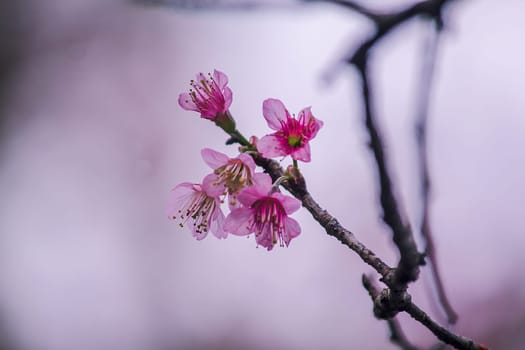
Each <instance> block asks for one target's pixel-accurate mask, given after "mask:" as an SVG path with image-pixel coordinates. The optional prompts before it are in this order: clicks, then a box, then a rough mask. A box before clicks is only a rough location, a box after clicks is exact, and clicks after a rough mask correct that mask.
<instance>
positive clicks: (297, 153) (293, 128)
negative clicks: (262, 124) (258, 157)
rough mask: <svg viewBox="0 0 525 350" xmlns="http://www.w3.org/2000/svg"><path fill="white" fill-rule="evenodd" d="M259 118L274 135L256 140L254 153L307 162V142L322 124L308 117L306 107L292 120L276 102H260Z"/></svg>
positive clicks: (278, 102)
mask: <svg viewBox="0 0 525 350" xmlns="http://www.w3.org/2000/svg"><path fill="white" fill-rule="evenodd" d="M263 115H264V118H265V119H266V121H267V122H268V126H269V127H270V128H272V129H273V130H276V132H275V133H273V134H270V135H266V136H264V137H263V138H262V139H260V140H259V141H258V143H257V150H258V151H259V152H260V153H261V154H262V155H263V156H264V157H266V158H273V157H278V156H287V155H290V156H291V157H292V158H293V159H295V160H301V161H303V162H309V161H310V145H309V141H310V140H311V139H313V138H314V137H315V135H317V132H318V131H319V129H321V127H322V126H323V122H322V121H320V120H319V119H316V118H315V117H314V116H313V115H312V112H311V110H310V107H306V108H304V109H303V110H301V111H300V112H299V115H298V117H297V118H295V117H292V116H291V115H290V113H289V112H288V110H287V109H286V107H285V106H284V104H283V103H282V102H281V101H280V100H277V99H273V98H270V99H267V100H265V101H264V102H263Z"/></svg>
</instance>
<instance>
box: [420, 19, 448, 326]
mask: <svg viewBox="0 0 525 350" xmlns="http://www.w3.org/2000/svg"><path fill="white" fill-rule="evenodd" d="M433 25H434V26H435V30H433V31H432V33H431V37H430V38H429V42H428V45H426V46H427V47H425V48H424V62H423V73H422V77H421V85H420V87H419V89H418V91H419V98H418V100H417V101H418V106H417V115H416V127H415V129H416V130H415V131H416V140H417V144H418V147H417V150H418V160H419V162H418V163H419V173H420V177H421V220H420V225H421V226H420V232H421V235H422V237H423V240H424V242H425V254H426V256H427V257H428V259H429V261H430V269H431V275H432V279H433V281H434V284H435V286H436V293H437V297H438V300H439V304H440V305H441V307H442V308H443V311H444V312H445V314H446V316H447V322H448V323H449V324H454V323H456V321H457V319H458V316H457V314H456V312H455V311H454V309H453V308H452V305H451V304H450V301H449V300H448V298H447V295H446V293H445V287H444V285H443V281H442V278H441V274H440V271H439V266H438V262H437V256H436V248H435V245H434V239H433V235H432V229H431V225H430V195H431V186H432V185H431V179H430V172H429V167H428V147H427V133H428V118H429V104H430V96H431V92H432V85H433V79H434V71H435V62H436V56H437V51H438V47H439V41H440V32H441V21H440V19H437V20H436V22H435V23H433Z"/></svg>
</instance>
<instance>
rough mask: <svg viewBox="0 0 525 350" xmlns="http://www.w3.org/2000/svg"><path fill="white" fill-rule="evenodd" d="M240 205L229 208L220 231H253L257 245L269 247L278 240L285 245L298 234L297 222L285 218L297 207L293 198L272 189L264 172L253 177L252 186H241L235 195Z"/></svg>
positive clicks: (298, 204) (269, 180)
mask: <svg viewBox="0 0 525 350" xmlns="http://www.w3.org/2000/svg"><path fill="white" fill-rule="evenodd" d="M237 198H238V199H239V201H240V202H241V204H242V205H243V206H242V207H240V208H237V209H234V210H232V212H231V213H230V214H229V215H228V216H227V217H226V220H225V221H224V230H225V231H227V232H231V233H233V234H235V235H238V236H244V235H248V234H250V233H252V232H255V240H256V242H257V244H258V245H261V246H263V247H265V248H266V249H268V250H272V248H273V246H274V245H275V244H276V243H277V242H279V244H280V246H281V247H282V246H284V245H286V246H288V245H289V244H290V241H291V240H292V239H293V238H295V237H297V236H298V235H299V234H300V233H301V227H300V226H299V223H297V221H295V220H294V219H292V218H290V217H288V215H289V214H291V213H293V212H295V211H296V210H298V209H299V207H300V206H301V202H300V201H299V200H297V199H295V198H293V197H290V196H285V195H283V194H281V193H279V192H274V191H273V190H272V180H271V178H270V176H269V175H268V174H263V173H258V174H255V175H254V176H253V186H251V187H247V188H246V189H244V190H243V191H242V192H241V193H240V194H239V196H238V197H237Z"/></svg>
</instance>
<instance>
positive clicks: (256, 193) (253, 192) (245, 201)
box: [237, 185, 262, 207]
mask: <svg viewBox="0 0 525 350" xmlns="http://www.w3.org/2000/svg"><path fill="white" fill-rule="evenodd" d="M261 197H262V196H261V186H255V185H254V186H250V187H247V188H245V189H244V190H242V191H241V193H239V194H238V195H237V200H238V201H239V202H241V204H242V205H245V206H247V207H249V206H251V205H252V204H253V203H254V202H255V201H256V200H258V199H259V198H261Z"/></svg>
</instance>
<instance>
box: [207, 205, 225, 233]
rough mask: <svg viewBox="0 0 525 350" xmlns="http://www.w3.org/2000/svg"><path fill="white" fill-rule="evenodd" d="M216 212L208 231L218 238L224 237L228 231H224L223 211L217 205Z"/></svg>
mask: <svg viewBox="0 0 525 350" xmlns="http://www.w3.org/2000/svg"><path fill="white" fill-rule="evenodd" d="M217 202H218V201H217ZM217 204H218V205H220V203H217ZM216 212H217V214H216V215H217V217H216V218H215V220H213V221H212V222H211V225H210V231H211V233H213V234H214V235H215V237H217V238H219V239H221V238H226V237H228V232H226V231H224V213H223V212H222V210H221V208H220V207H217V210H216Z"/></svg>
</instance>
